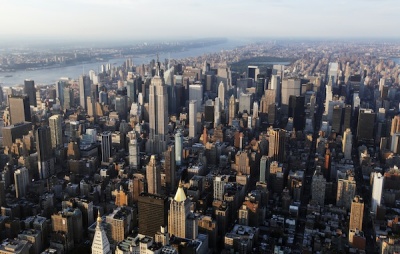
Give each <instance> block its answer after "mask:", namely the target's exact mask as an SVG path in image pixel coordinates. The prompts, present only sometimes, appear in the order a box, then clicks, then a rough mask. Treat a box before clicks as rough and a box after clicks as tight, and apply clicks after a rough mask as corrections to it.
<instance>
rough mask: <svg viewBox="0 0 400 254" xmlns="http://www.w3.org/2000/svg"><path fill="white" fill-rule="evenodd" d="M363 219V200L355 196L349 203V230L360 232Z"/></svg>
mask: <svg viewBox="0 0 400 254" xmlns="http://www.w3.org/2000/svg"><path fill="white" fill-rule="evenodd" d="M363 218H364V200H363V199H362V198H361V197H360V196H355V197H354V198H353V201H352V202H351V209H350V223H349V230H351V229H358V230H360V231H362V224H363Z"/></svg>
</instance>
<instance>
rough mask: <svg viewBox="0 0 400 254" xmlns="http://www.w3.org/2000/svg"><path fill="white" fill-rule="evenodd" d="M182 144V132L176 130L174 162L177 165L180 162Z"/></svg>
mask: <svg viewBox="0 0 400 254" xmlns="http://www.w3.org/2000/svg"><path fill="white" fill-rule="evenodd" d="M182 146H183V137H182V132H181V131H180V130H178V131H177V132H176V134H175V162H176V165H177V166H180V165H181V164H182Z"/></svg>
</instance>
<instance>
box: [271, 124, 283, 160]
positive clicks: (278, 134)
mask: <svg viewBox="0 0 400 254" xmlns="http://www.w3.org/2000/svg"><path fill="white" fill-rule="evenodd" d="M268 134H269V150H268V157H270V158H271V159H272V160H274V161H279V162H283V161H284V160H285V143H286V142H285V138H286V131H285V130H282V129H272V128H270V129H269V130H268Z"/></svg>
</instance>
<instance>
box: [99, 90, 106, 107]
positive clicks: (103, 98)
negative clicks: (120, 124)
mask: <svg viewBox="0 0 400 254" xmlns="http://www.w3.org/2000/svg"><path fill="white" fill-rule="evenodd" d="M99 103H103V104H104V105H108V93H107V92H106V91H100V92H99Z"/></svg>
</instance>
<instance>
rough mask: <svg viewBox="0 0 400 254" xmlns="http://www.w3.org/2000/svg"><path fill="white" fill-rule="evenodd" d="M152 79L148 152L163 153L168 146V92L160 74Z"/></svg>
mask: <svg viewBox="0 0 400 254" xmlns="http://www.w3.org/2000/svg"><path fill="white" fill-rule="evenodd" d="M159 72H160V71H159V69H157V73H156V76H154V77H153V78H152V79H151V84H150V86H149V127H150V133H149V140H148V141H147V142H148V145H147V152H148V153H151V154H157V155H161V154H162V153H163V152H164V151H165V149H166V147H167V134H168V129H167V126H168V94H167V87H166V86H165V84H164V79H163V78H162V77H160V76H159V74H160V73H159Z"/></svg>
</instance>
